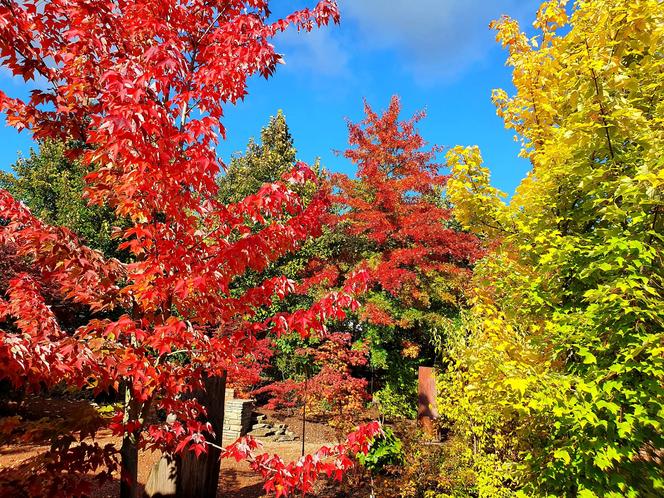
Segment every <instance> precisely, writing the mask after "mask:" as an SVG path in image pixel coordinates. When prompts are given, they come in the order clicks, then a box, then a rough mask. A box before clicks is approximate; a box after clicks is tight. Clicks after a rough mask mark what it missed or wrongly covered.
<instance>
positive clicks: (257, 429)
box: [249, 413, 299, 443]
mask: <svg viewBox="0 0 664 498" xmlns="http://www.w3.org/2000/svg"><path fill="white" fill-rule="evenodd" d="M249 435H250V436H253V437H255V438H257V439H265V440H270V441H277V442H280V443H282V442H287V441H295V440H296V439H299V438H298V437H297V436H296V435H295V434H294V433H293V432H292V431H290V430H288V427H287V426H286V424H270V423H269V422H268V421H267V417H266V416H265V415H262V414H259V413H254V415H253V418H252V426H251V431H250V432H249Z"/></svg>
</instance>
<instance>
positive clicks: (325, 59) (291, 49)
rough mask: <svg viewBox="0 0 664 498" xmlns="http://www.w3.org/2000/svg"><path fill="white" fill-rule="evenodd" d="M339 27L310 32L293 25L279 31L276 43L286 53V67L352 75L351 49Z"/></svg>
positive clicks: (338, 75) (310, 71) (337, 74)
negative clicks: (293, 27)
mask: <svg viewBox="0 0 664 498" xmlns="http://www.w3.org/2000/svg"><path fill="white" fill-rule="evenodd" d="M337 28H338V26H327V27H322V28H318V29H314V30H312V31H311V32H308V33H307V32H302V31H300V32H298V31H297V30H294V29H290V30H287V31H285V32H284V33H283V34H281V35H279V39H278V40H277V43H276V44H277V47H278V50H279V51H281V52H283V54H284V61H285V62H286V67H287V68H289V70H293V71H304V72H307V73H309V74H311V73H314V74H317V75H320V76H323V77H334V78H348V77H350V76H351V71H350V66H349V62H350V52H349V51H348V50H347V49H346V47H344V41H343V39H342V37H341V36H338V33H336V32H335V30H336V29H337Z"/></svg>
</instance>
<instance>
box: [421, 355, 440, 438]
mask: <svg viewBox="0 0 664 498" xmlns="http://www.w3.org/2000/svg"><path fill="white" fill-rule="evenodd" d="M417 380H418V383H417V384H418V400H417V421H418V423H419V424H420V426H422V429H423V430H424V432H426V433H427V434H428V435H429V436H434V435H435V429H434V426H433V421H434V420H435V419H437V418H438V404H437V402H436V393H437V389H436V371H435V369H433V368H432V367H420V369H419V372H418V376H417Z"/></svg>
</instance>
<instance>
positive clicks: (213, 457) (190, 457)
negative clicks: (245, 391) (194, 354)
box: [176, 374, 226, 498]
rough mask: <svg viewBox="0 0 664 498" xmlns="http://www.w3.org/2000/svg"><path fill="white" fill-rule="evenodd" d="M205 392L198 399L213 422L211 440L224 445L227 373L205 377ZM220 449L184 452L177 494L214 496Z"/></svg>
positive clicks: (180, 496)
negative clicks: (199, 453) (196, 452)
mask: <svg viewBox="0 0 664 498" xmlns="http://www.w3.org/2000/svg"><path fill="white" fill-rule="evenodd" d="M204 381H205V392H203V393H197V394H196V398H197V399H198V401H199V402H200V403H201V404H202V405H203V406H204V407H205V410H206V411H207V421H208V422H210V424H211V425H212V429H213V430H214V433H215V435H214V438H213V437H211V436H210V435H209V434H208V438H209V439H208V440H209V441H210V442H211V443H214V444H215V445H217V446H221V443H222V434H223V431H224V403H225V401H226V375H225V374H224V375H223V376H220V377H206V378H205V380H204ZM220 455H221V450H220V449H219V448H215V447H214V446H211V445H208V451H207V453H202V454H201V455H199V456H198V458H197V457H196V455H195V454H194V453H193V452H192V451H187V452H185V453H184V454H183V455H182V456H181V457H180V458H179V462H178V469H177V473H178V479H177V490H176V496H177V497H178V498H192V497H196V498H215V497H216V496H217V488H218V486H219V471H220V468H221V460H220V458H219V457H220Z"/></svg>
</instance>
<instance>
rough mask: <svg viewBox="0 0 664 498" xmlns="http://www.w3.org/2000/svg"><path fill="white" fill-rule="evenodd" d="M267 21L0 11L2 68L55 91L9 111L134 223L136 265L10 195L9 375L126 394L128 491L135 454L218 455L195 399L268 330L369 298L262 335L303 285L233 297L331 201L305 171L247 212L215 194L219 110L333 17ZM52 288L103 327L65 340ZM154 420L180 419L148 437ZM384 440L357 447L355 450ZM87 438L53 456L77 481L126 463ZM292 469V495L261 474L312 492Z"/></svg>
mask: <svg viewBox="0 0 664 498" xmlns="http://www.w3.org/2000/svg"><path fill="white" fill-rule="evenodd" d="M268 15H269V10H268V3H267V1H260V0H259V1H251V2H246V1H230V2H228V1H224V2H215V1H209V0H198V1H193V2H181V1H178V0H170V1H165V2H152V1H145V0H134V1H107V2H86V1H65V0H55V1H52V2H47V3H45V4H44V3H41V2H37V1H31V0H28V1H25V2H13V1H3V2H0V56H1V57H2V61H3V66H4V67H6V68H8V69H9V70H10V71H11V72H12V73H13V74H14V75H17V76H19V77H22V78H23V79H25V80H26V81H27V80H29V79H31V78H36V77H38V78H41V79H43V80H45V81H46V82H47V83H48V90H35V91H33V92H32V94H31V97H30V99H28V100H27V101H23V100H21V99H14V98H10V97H9V96H7V95H5V94H4V93H0V110H2V111H3V112H4V113H5V114H6V115H7V122H8V123H9V124H10V125H12V126H14V127H15V128H17V129H19V130H21V129H27V130H29V131H30V132H31V133H32V134H33V136H34V137H35V138H37V139H44V138H55V139H60V140H65V141H67V142H68V143H69V144H70V150H69V154H70V155H71V156H72V157H76V158H80V159H81V160H82V161H83V164H85V165H86V166H87V167H88V168H89V171H90V172H89V174H88V176H87V178H86V180H87V182H88V188H87V190H86V195H87V197H88V199H89V201H90V202H91V203H93V204H104V205H107V206H110V207H112V208H113V209H114V210H115V213H116V215H117V216H118V217H126V218H128V219H129V220H130V222H131V225H130V226H129V227H128V228H127V229H125V230H122V231H119V233H117V237H118V242H119V247H120V248H124V249H127V250H128V251H129V252H130V254H131V255H132V257H131V260H130V262H129V263H126V264H123V263H120V262H119V261H117V260H113V259H107V258H105V257H104V256H102V255H101V253H99V252H97V251H93V250H91V249H88V248H87V247H85V246H84V245H82V244H81V243H80V241H79V240H78V239H77V237H76V235H75V234H73V233H72V232H71V231H69V230H67V229H64V228H58V227H51V226H48V225H46V224H44V223H42V222H40V221H39V220H38V219H36V218H35V217H34V216H32V215H31V213H30V212H29V211H28V210H27V209H26V208H25V207H24V206H22V205H21V204H20V203H18V202H17V201H15V200H14V199H13V198H12V197H11V196H10V195H9V194H8V193H7V192H5V191H1V192H0V216H1V217H2V219H3V223H2V228H1V231H0V244H1V245H2V248H3V251H6V252H8V253H10V254H11V257H12V258H13V260H15V261H16V262H17V264H16V265H15V266H14V267H13V269H12V271H13V275H12V278H11V279H10V280H9V282H8V283H7V289H6V297H5V298H3V299H2V301H0V318H1V319H2V320H3V322H2V323H3V325H2V332H1V333H2V343H1V348H0V352H1V355H0V366H1V367H2V371H0V376H1V377H3V378H9V379H10V380H11V381H12V382H13V383H14V385H16V386H30V387H35V388H36V387H37V386H43V385H46V386H48V385H53V384H55V383H58V382H62V381H64V382H67V383H69V384H71V385H75V386H78V387H83V386H88V385H90V386H93V387H94V389H95V391H102V390H105V389H108V388H111V387H113V388H115V389H122V388H125V390H126V395H125V404H124V407H123V409H122V410H120V411H119V412H118V413H117V414H116V416H115V417H113V419H112V423H111V424H110V427H111V428H112V429H113V431H114V432H115V433H116V434H118V435H122V436H123V449H122V452H121V453H122V457H123V465H122V468H123V475H122V481H123V484H122V485H123V492H124V491H125V490H126V489H129V494H131V493H133V489H134V487H135V484H136V483H135V478H136V476H135V473H133V472H134V471H133V470H132V468H131V465H127V462H130V461H131V460H132V459H133V458H134V457H133V456H132V455H135V452H136V451H137V448H138V447H150V448H161V449H163V450H165V451H175V449H176V448H177V449H179V450H184V449H186V448H188V449H192V450H194V451H196V452H197V453H198V452H201V451H206V449H207V446H206V442H205V441H206V440H205V436H204V433H205V432H206V431H208V432H209V430H210V428H209V426H206V425H205V424H203V423H201V422H200V421H199V415H200V414H201V413H204V407H203V406H201V405H200V403H198V402H197V401H196V399H195V398H192V397H191V396H188V394H191V393H194V392H196V391H197V390H200V389H202V388H203V383H202V379H203V377H204V376H215V375H230V376H232V375H233V372H234V368H235V365H238V364H242V363H243V362H246V360H247V359H248V358H251V355H252V348H253V347H254V344H255V343H256V340H257V338H259V337H261V336H262V335H264V334H265V333H267V332H274V333H277V334H287V333H298V334H301V335H302V336H308V335H310V334H317V333H323V332H324V330H325V328H324V324H325V321H326V320H327V319H328V318H330V317H340V316H343V309H344V308H348V307H352V306H354V298H353V294H354V293H355V292H357V291H359V290H361V288H362V286H363V280H364V278H363V276H362V275H361V274H357V275H355V276H354V277H353V278H350V279H349V280H348V281H347V285H346V286H345V287H344V288H343V289H340V290H338V291H336V292H333V293H330V294H327V295H325V296H323V297H321V299H319V300H318V301H316V302H315V303H314V304H313V306H311V307H310V308H309V309H300V310H296V311H294V312H292V313H280V314H277V315H273V316H269V317H268V318H266V319H263V320H260V321H251V320H249V319H250V318H251V317H252V316H254V315H255V314H256V312H257V310H259V309H261V308H262V307H265V306H267V305H269V304H270V303H272V301H273V299H275V298H276V299H279V298H284V297H285V296H287V295H288V294H289V293H291V292H292V291H293V290H294V288H295V283H294V282H293V281H291V280H289V279H287V278H285V277H280V276H277V277H273V278H269V279H267V280H265V281H263V282H260V283H259V284H257V285H256V286H254V287H252V288H248V289H243V290H242V292H241V293H237V292H234V286H233V282H234V280H235V279H236V278H237V277H239V276H242V275H243V274H245V273H246V272H247V271H254V272H260V271H261V270H263V269H265V268H266V266H267V265H268V264H269V263H270V262H271V261H274V260H276V259H278V258H279V257H281V256H283V255H284V254H287V253H288V252H290V251H293V250H294V249H296V248H297V247H298V246H299V245H301V244H302V243H303V242H304V241H305V240H307V238H309V237H311V236H315V235H316V234H318V233H320V230H321V226H320V219H321V215H322V214H323V213H324V212H325V211H326V210H327V208H328V206H329V204H330V198H329V192H328V191H327V189H325V188H321V189H320V190H319V191H318V193H317V194H316V195H315V196H314V197H313V199H311V200H310V201H309V202H308V203H307V205H306V206H305V205H304V203H303V202H302V199H301V198H300V196H299V195H298V194H296V193H295V191H294V188H293V187H294V186H297V185H298V184H301V183H303V182H305V181H315V178H313V176H312V173H311V171H310V170H309V169H308V168H307V167H306V166H305V165H301V164H300V165H298V166H297V167H296V168H295V169H294V170H292V171H290V172H288V173H287V174H285V175H284V176H283V178H282V179H281V181H278V182H276V183H273V184H266V185H264V186H263V187H261V188H260V190H259V191H258V192H257V193H256V194H253V195H250V196H248V197H247V198H245V199H243V200H241V201H239V202H237V203H234V204H230V205H225V204H222V203H220V202H219V201H217V200H216V197H215V194H216V191H217V184H216V182H215V175H216V174H217V172H218V171H219V169H220V166H221V162H220V160H219V158H218V157H217V155H216V152H215V145H216V144H217V141H218V138H219V137H220V136H223V134H224V128H223V125H222V123H221V118H222V116H223V106H224V105H225V104H227V103H233V102H236V101H237V100H238V99H240V98H244V96H245V94H246V82H247V78H248V77H250V76H251V75H253V74H259V75H262V76H265V77H268V76H269V75H271V74H272V72H273V71H274V69H275V65H276V64H277V63H278V62H279V60H280V57H279V55H278V54H277V53H276V52H275V49H274V47H273V46H272V45H271V44H270V39H271V38H272V37H273V36H274V35H275V34H276V33H277V32H279V31H282V30H284V29H286V27H287V26H289V25H293V26H295V27H297V28H298V29H305V30H308V29H312V27H314V26H315V25H322V24H326V23H328V22H330V21H336V20H337V19H338V14H337V10H336V6H335V5H334V3H332V2H328V1H323V2H321V3H319V4H318V5H317V6H316V7H315V8H314V9H312V10H306V9H305V10H303V11H298V12H295V13H294V14H292V15H290V16H288V17H286V18H284V19H280V20H276V21H272V20H268ZM266 220H269V222H266ZM247 222H249V223H247ZM256 222H259V223H265V226H264V227H263V228H262V229H261V230H260V231H258V232H256V231H252V228H251V225H252V223H256ZM26 264H27V265H28V266H29V271H28V270H25V269H24V268H23V266H22V265H26ZM46 289H48V291H49V292H51V293H55V294H56V295H57V298H58V299H66V300H70V301H73V302H75V303H77V304H80V305H83V306H86V307H87V308H89V310H90V311H91V313H92V314H93V318H92V319H91V320H90V321H89V323H86V324H85V325H83V326H80V327H78V328H76V329H75V330H73V331H64V330H62V328H61V327H60V325H59V323H58V320H57V319H56V316H55V315H54V313H53V311H52V309H51V308H50V307H49V303H48V301H47V299H48V295H47V293H46ZM176 353H177V354H176ZM180 353H184V354H185V359H182V358H181V355H180ZM156 409H163V410H164V411H165V412H166V413H169V414H172V415H174V416H175V417H176V419H177V420H176V422H175V423H174V424H171V425H167V424H165V423H154V422H150V423H148V422H147V416H148V414H149V413H150V411H151V410H156ZM376 430H379V429H378V428H376V427H374V428H373V429H369V430H367V431H365V432H363V433H361V434H364V436H363V437H364V439H362V438H361V439H360V440H359V443H358V444H364V443H363V442H362V441H366V437H370V435H371V434H372V433H374V432H375V431H376ZM83 437H84V434H79V439H80V438H83ZM75 440H76V438H70V437H68V438H67V440H66V443H67V444H64V443H63V444H62V445H61V446H62V447H58V446H57V445H55V446H54V447H56V448H58V449H57V454H58V455H59V456H60V457H61V458H60V461H59V464H60V467H62V468H63V469H65V470H67V471H68V472H75V470H76V468H77V466H78V468H80V469H86V467H85V466H82V463H81V462H87V461H93V462H96V463H101V462H102V460H103V459H107V455H108V452H109V451H114V450H113V449H112V448H111V449H109V448H100V447H96V446H93V447H91V448H89V449H88V450H86V452H83V451H81V450H76V449H73V447H71V443H74V442H75ZM183 443H184V444H183ZM77 448H83V447H82V446H78V447H77ZM93 453H94V454H98V455H99V456H97V457H95V458H97V460H94V459H92V454H93ZM339 453H340V454H341V453H343V451H341V450H339ZM256 458H258V457H256ZM273 463H274V462H273ZM275 465H276V464H275ZM330 465H332V464H330ZM335 465H337V466H339V465H340V464H338V463H337V464H335ZM273 467H274V468H275V469H277V467H276V466H274V465H273ZM273 467H269V468H273ZM344 467H345V463H343V464H342V465H341V467H340V468H341V469H343V468H344ZM93 468H94V465H93ZM261 468H265V466H264V465H263V466H262V467H261ZM317 468H318V469H319V470H320V469H327V470H329V467H326V466H325V464H323V463H319V465H318V467H317ZM335 468H336V467H335ZM303 469H306V470H303ZM53 470H54V469H52V468H50V469H49V479H53V478H56V477H54V476H53ZM295 470H297V471H296V472H295V471H294V472H290V473H289V474H288V475H289V476H290V477H289V479H288V480H287V482H285V481H284V477H283V474H280V473H279V472H278V471H277V470H275V471H274V472H272V471H270V472H266V473H265V476H266V478H267V479H268V482H272V481H270V479H276V480H277V481H278V483H279V486H281V487H280V488H279V489H281V491H280V492H281V493H285V492H288V491H290V490H292V489H293V488H294V487H296V486H300V487H303V488H305V489H306V487H307V486H308V484H307V483H308V482H309V480H310V477H311V476H310V475H309V474H308V472H309V467H307V466H305V467H301V466H300V467H296V468H295ZM300 471H301V472H300ZM305 474H306V475H305ZM314 474H315V473H314ZM39 479H43V477H41V478H40V477H39V476H38V475H35V476H34V478H33V481H34V482H33V484H34V483H37V482H38V481H39ZM49 479H46V480H45V483H44V485H48V481H49ZM79 484H80V486H78V487H77V488H76V489H75V490H70V492H80V491H82V489H83V488H82V487H81V486H83V485H84V484H85V482H84V481H80V480H79ZM268 486H272V484H268Z"/></svg>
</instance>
